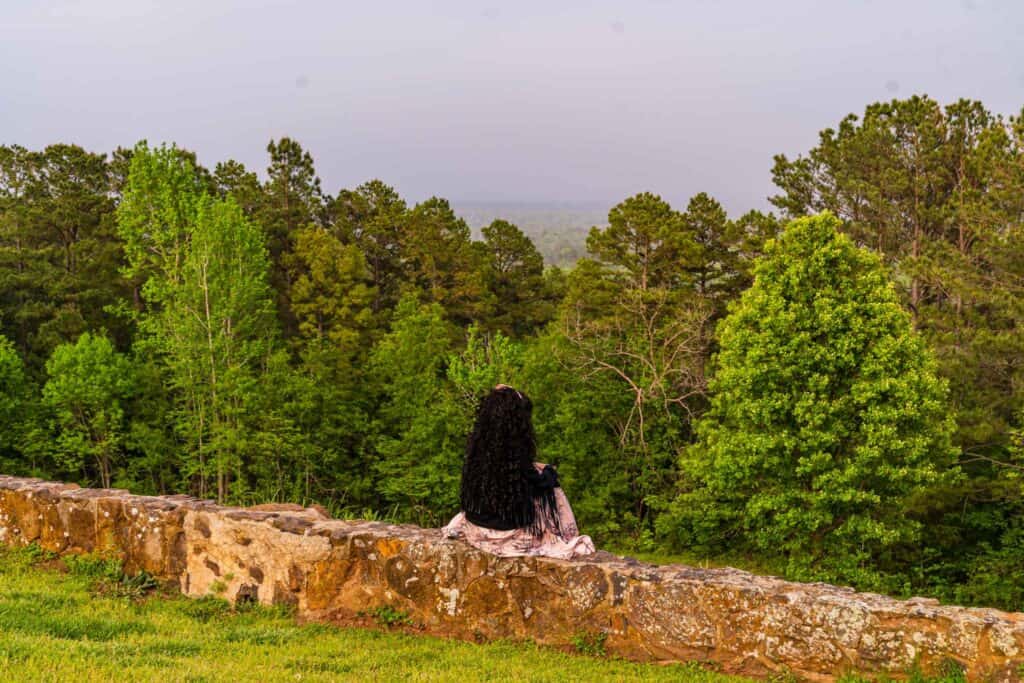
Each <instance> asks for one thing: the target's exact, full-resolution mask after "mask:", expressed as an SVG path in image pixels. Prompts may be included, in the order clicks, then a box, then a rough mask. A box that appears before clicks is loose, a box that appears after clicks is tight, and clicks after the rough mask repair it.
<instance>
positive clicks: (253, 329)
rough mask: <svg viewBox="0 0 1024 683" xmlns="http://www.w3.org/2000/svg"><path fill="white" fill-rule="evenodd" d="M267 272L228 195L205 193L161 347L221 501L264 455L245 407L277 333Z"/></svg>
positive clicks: (202, 472)
mask: <svg viewBox="0 0 1024 683" xmlns="http://www.w3.org/2000/svg"><path fill="white" fill-rule="evenodd" d="M267 270H268V261H267V253H266V247H265V246H264V242H263V235H262V234H261V232H260V230H259V228H257V227H256V226H255V225H253V224H252V223H251V222H249V221H247V220H246V219H245V217H244V216H243V215H242V211H241V209H240V208H239V207H238V205H237V204H236V203H235V202H234V200H233V199H231V198H230V197H229V198H228V199H225V200H219V199H211V198H209V197H206V196H203V198H202V199H201V200H200V201H199V203H198V207H197V211H196V222H195V225H194V227H193V229H192V232H191V236H190V239H189V242H188V245H187V249H186V252H185V257H184V261H183V263H182V270H181V283H180V285H179V286H178V287H176V288H175V289H174V291H173V293H172V298H171V299H170V300H168V301H167V305H166V309H165V310H164V311H163V312H162V315H163V316H164V318H165V324H164V325H162V328H163V329H164V330H169V331H170V332H171V333H170V335H169V336H167V337H165V338H164V339H162V340H161V342H162V346H163V349H164V351H165V353H166V358H167V363H168V366H169V368H170V370H171V373H172V376H173V377H174V381H175V383H176V384H177V386H178V388H179V389H180V390H183V393H184V392H188V393H190V394H191V397H190V399H189V402H188V403H187V404H186V412H185V413H184V414H183V415H182V420H181V423H182V426H183V427H184V428H185V431H186V433H187V434H189V435H190V436H191V440H192V442H193V443H194V445H195V448H196V455H197V456H198V462H197V463H196V466H197V469H196V471H195V473H196V474H197V475H198V476H199V478H200V479H201V480H205V479H206V477H207V476H208V473H209V470H210V469H212V470H213V471H212V474H214V475H215V477H216V484H217V497H218V500H222V501H223V500H225V499H226V498H227V496H228V487H229V483H230V481H231V480H232V479H234V480H235V481H239V484H240V485H241V486H242V487H243V488H244V485H245V480H244V477H243V472H244V469H245V467H246V464H247V462H249V461H251V459H253V458H256V457H259V454H260V453H261V452H264V451H261V450H260V449H259V447H258V443H257V442H256V441H255V439H253V438H250V435H251V433H252V432H250V431H249V430H250V429H252V428H254V427H257V426H258V420H259V416H258V415H257V414H255V413H253V412H251V411H250V410H249V407H250V404H251V402H252V400H253V394H254V392H257V391H258V390H259V384H258V381H257V380H258V376H259V373H260V371H261V366H262V363H263V362H264V361H265V359H266V358H267V356H268V355H269V354H270V351H271V344H272V340H273V339H274V338H275V336H276V327H275V325H274V323H273V313H272V310H273V309H272V296H271V291H270V288H269V286H268V284H267ZM257 431H258V429H257Z"/></svg>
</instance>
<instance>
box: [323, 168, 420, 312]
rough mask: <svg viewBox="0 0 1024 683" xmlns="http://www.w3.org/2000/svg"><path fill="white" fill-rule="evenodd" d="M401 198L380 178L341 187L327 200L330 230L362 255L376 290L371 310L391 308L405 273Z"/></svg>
mask: <svg viewBox="0 0 1024 683" xmlns="http://www.w3.org/2000/svg"><path fill="white" fill-rule="evenodd" d="M407 210H408V209H407V207H406V205H405V201H404V200H403V199H402V198H401V197H399V196H398V193H397V192H395V189H394V188H393V187H389V186H388V185H385V184H384V183H383V182H381V181H380V180H371V181H369V182H366V183H363V184H362V185H360V186H359V187H357V188H356V189H355V190H342V191H341V192H339V193H338V196H337V198H336V199H335V200H334V201H333V202H332V203H331V210H330V213H331V215H332V221H333V222H332V226H331V227H332V232H333V233H334V234H335V235H336V236H337V237H338V238H339V239H340V240H341V241H342V242H345V243H347V244H355V245H356V246H357V247H359V249H360V250H361V251H362V252H363V255H364V256H365V257H366V263H367V265H368V266H369V268H370V277H371V281H372V284H373V287H374V291H375V292H376V296H375V297H374V300H373V312H374V313H375V314H378V315H379V314H380V313H381V312H382V311H384V310H386V309H390V308H392V307H393V306H394V305H395V304H396V303H397V302H398V298H399V296H400V292H401V288H402V284H403V283H404V282H405V281H406V280H407V279H408V275H407V273H406V272H405V269H404V267H403V264H402V230H403V227H404V225H405V215H406V212H407Z"/></svg>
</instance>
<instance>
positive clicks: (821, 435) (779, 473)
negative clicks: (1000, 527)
mask: <svg viewBox="0 0 1024 683" xmlns="http://www.w3.org/2000/svg"><path fill="white" fill-rule="evenodd" d="M839 228H840V222H839V220H838V219H837V218H836V217H834V216H832V215H831V214H827V213H826V214H822V215H819V216H815V217H810V218H805V219H799V220H796V221H793V222H792V223H790V224H789V226H788V227H787V228H786V230H785V231H784V233H783V234H782V236H781V237H780V239H779V240H778V241H777V242H775V243H773V244H770V245H769V247H768V252H767V255H766V257H765V258H764V259H763V260H762V261H761V262H759V263H758V265H757V267H756V269H755V273H756V277H755V281H754V284H753V286H752V287H751V288H750V289H748V290H747V291H746V292H745V293H744V294H743V295H742V296H741V298H740V300H739V301H738V303H737V304H736V305H735V306H734V307H733V308H732V309H731V310H730V313H729V316H728V317H727V318H725V319H724V320H723V322H722V323H721V325H720V326H719V330H718V336H719V340H720V344H721V350H720V352H719V354H718V357H717V362H716V370H715V373H714V377H713V379H712V381H711V385H710V386H711V391H712V399H711V405H710V409H709V411H708V413H707V414H706V415H705V416H704V418H703V419H702V420H701V421H700V423H699V425H698V433H699V437H700V440H699V443H698V444H697V445H695V446H693V447H691V448H688V449H686V451H685V456H684V457H683V459H682V463H681V468H682V470H683V473H684V476H685V482H686V485H685V486H686V488H685V491H684V493H683V494H681V495H680V497H679V498H678V499H677V501H676V503H675V515H674V517H673V523H674V524H675V525H676V527H675V533H677V534H678V535H676V536H675V538H676V539H677V541H678V542H681V543H683V544H685V545H690V546H695V547H697V548H702V549H705V550H706V551H710V552H720V551H722V550H724V549H726V548H730V549H734V550H736V549H750V550H755V551H757V552H758V553H761V554H763V555H765V556H769V557H782V558H785V559H788V561H789V567H790V571H791V572H793V574H794V575H795V576H798V577H801V578H808V577H811V576H819V577H821V576H824V577H826V578H830V579H833V580H835V579H841V580H853V581H858V582H859V583H861V584H868V585H870V584H871V583H872V581H875V580H876V579H877V578H878V577H879V576H880V575H881V573H883V572H884V571H886V570H889V569H891V568H892V567H891V566H890V565H887V561H889V562H890V563H891V560H892V558H893V554H894V553H896V552H897V550H898V549H900V548H906V547H908V546H910V547H912V546H913V544H914V543H915V542H916V541H917V540H918V539H919V538H920V533H921V524H920V522H919V521H918V520H915V519H913V518H912V517H911V516H909V515H908V514H907V510H908V507H909V506H910V504H911V502H912V501H913V499H914V497H915V496H919V495H921V494H922V493H923V492H925V491H927V490H929V489H930V487H933V486H935V485H936V484H938V483H940V482H942V481H943V479H944V477H946V476H947V475H948V473H949V471H950V470H949V468H950V466H951V464H952V462H953V459H954V457H955V450H954V448H953V447H952V446H951V445H950V433H951V431H952V422H951V420H950V418H949V415H948V412H947V405H946V396H947V389H946V386H945V383H944V382H943V381H942V380H940V379H939V378H938V377H937V376H936V365H935V361H934V358H933V357H932V355H931V353H930V352H929V350H928V349H927V347H926V345H925V343H924V340H923V339H922V338H921V337H920V335H918V334H917V333H916V332H915V331H914V330H913V327H912V325H911V320H910V317H909V315H908V314H907V313H905V312H904V310H903V309H902V308H901V306H900V303H899V298H898V295H897V293H896V291H895V289H894V287H893V286H892V285H891V284H890V282H889V280H888V278H887V274H886V270H885V268H884V267H883V265H882V263H881V261H880V260H879V258H878V257H877V256H875V255H874V254H872V253H870V252H869V251H867V250H864V249H859V248H857V247H856V246H855V245H854V244H853V243H852V242H851V240H849V239H848V238H847V237H845V236H842V235H840V234H839V232H838V229H839ZM670 526H671V525H670V524H668V523H667V521H666V523H665V524H663V525H662V528H663V529H667V528H668V527H670Z"/></svg>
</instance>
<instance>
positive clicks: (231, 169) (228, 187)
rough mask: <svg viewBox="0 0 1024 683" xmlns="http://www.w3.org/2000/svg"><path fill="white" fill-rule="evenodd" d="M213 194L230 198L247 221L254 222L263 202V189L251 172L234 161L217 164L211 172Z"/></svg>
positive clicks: (229, 160)
mask: <svg viewBox="0 0 1024 683" xmlns="http://www.w3.org/2000/svg"><path fill="white" fill-rule="evenodd" d="M213 185H214V190H215V194H216V195H217V196H218V197H221V198H224V197H227V196H229V195H230V196H231V197H232V198H233V199H234V200H235V203H236V204H238V206H239V207H240V208H241V209H242V213H244V214H245V217H246V218H247V219H249V220H255V219H256V217H257V212H258V211H259V208H260V203H261V202H262V201H263V187H262V186H261V185H260V181H259V178H257V177H256V174H255V173H253V172H252V171H249V170H246V168H245V166H244V165H243V164H241V163H239V162H237V161H235V160H234V159H228V160H227V161H222V162H219V163H218V164H217V165H216V166H215V167H214V170H213Z"/></svg>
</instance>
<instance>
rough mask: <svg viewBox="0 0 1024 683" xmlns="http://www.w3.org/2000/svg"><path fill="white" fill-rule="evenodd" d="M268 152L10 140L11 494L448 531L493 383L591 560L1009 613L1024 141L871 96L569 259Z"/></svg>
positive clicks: (1023, 538) (2, 457) (653, 201)
mask: <svg viewBox="0 0 1024 683" xmlns="http://www.w3.org/2000/svg"><path fill="white" fill-rule="evenodd" d="M267 151H268V153H269V166H268V168H267V171H266V176H265V177H266V180H265V181H261V180H260V178H259V177H258V176H257V175H256V174H255V173H253V172H251V171H250V170H248V169H246V168H245V167H244V166H243V165H242V164H239V163H238V162H235V161H231V160H228V161H224V162H221V163H218V164H217V165H216V166H215V167H214V168H213V169H207V168H204V167H202V166H200V165H199V164H198V163H197V161H196V158H195V155H194V154H193V153H191V152H189V151H187V150H184V149H181V148H178V147H176V146H174V145H169V146H168V145H163V146H156V147H155V146H150V145H148V144H146V143H145V142H142V143H139V144H137V145H135V146H134V147H133V148H130V149H129V148H121V149H117V150H115V151H114V152H113V153H111V154H109V155H105V154H97V153H92V152H88V151H86V150H84V149H82V148H80V147H78V146H75V145H64V144H58V145H51V146H49V147H47V148H45V149H42V150H27V149H24V148H22V147H18V146H16V145H13V146H6V147H0V334H2V337H0V470H2V471H4V472H8V473H12V474H29V475H35V476H41V477H47V478H55V479H65V480H74V481H78V482H80V483H82V484H85V485H100V486H116V487H125V488H130V489H132V490H133V491H137V492H139V493H170V492H189V493H192V494H195V495H198V496H203V497H214V498H217V499H218V500H222V501H227V502H233V503H243V504H244V503H253V502H258V501H259V502H262V501H270V500H276V501H281V500H288V501H296V502H302V503H309V502H314V501H316V502H320V503H323V504H325V505H327V506H328V507H330V508H331V509H332V510H333V511H334V512H335V513H336V514H339V515H361V516H371V517H387V518H390V519H399V520H409V521H415V522H418V523H420V524H438V523H443V522H444V521H446V518H447V517H448V516H449V515H451V514H453V513H454V512H455V511H456V510H457V508H458V487H459V477H460V466H461V458H462V452H463V448H464V443H465V436H466V433H467V432H468V430H469V426H470V422H471V420H472V417H473V415H472V413H473V407H474V405H475V402H476V399H477V397H479V396H480V395H481V394H482V392H484V391H486V390H487V389H488V388H489V387H491V386H493V385H494V384H495V383H497V382H499V381H501V382H505V383H508V384H513V385H515V386H517V387H518V388H520V389H522V390H523V391H525V392H527V393H529V394H530V395H531V396H532V397H533V399H534V403H535V415H534V419H535V423H536V427H537V435H538V441H539V452H540V453H541V458H542V459H543V460H545V461H547V462H552V463H555V464H557V465H558V467H559V471H560V474H561V479H562V480H563V482H564V484H565V487H566V489H567V491H568V493H569V495H570V498H571V500H572V501H573V503H574V507H575V508H576V511H577V514H578V517H579V520H580V522H581V526H582V527H583V529H584V531H585V532H587V533H590V534H593V535H594V536H595V537H596V538H597V539H598V541H599V543H609V542H613V543H615V544H616V545H617V547H618V548H620V549H623V550H626V549H632V550H636V551H647V552H668V551H672V552H675V551H683V552H686V553H688V554H689V555H690V556H691V557H693V558H695V559H701V558H709V559H726V560H728V561H732V562H741V563H747V564H748V565H752V566H758V567H762V568H764V569H766V570H768V571H775V572H780V573H785V574H786V575H789V576H792V577H794V578H801V579H825V580H830V581H834V582H848V583H853V584H855V585H857V586H860V587H863V588H872V589H877V590H885V591H889V592H895V593H908V592H917V593H930V594H934V595H938V596H940V597H943V598H946V599H951V600H957V601H963V602H972V603H985V604H992V605H999V606H1004V607H1010V608H1015V609H1022V608H1024V516H1022V512H1024V495H1022V494H1024V447H1022V444H1021V432H1020V429H1021V425H1022V418H1024V415H1022V408H1024V406H1022V397H1024V335H1022V334H1021V330H1022V327H1021V323H1022V321H1024V246H1022V245H1024V239H1022V238H1024V118H1011V119H1009V120H1005V119H1003V118H1001V117H999V116H995V115H993V114H991V113H990V112H988V111H986V110H985V108H984V107H983V106H982V105H981V104H980V103H977V102H968V101H959V102H956V103H954V104H951V105H949V106H946V107H943V106H940V105H939V104H937V103H936V102H934V101H932V100H930V99H928V98H926V97H913V98H910V99H907V100H896V101H892V102H889V103H881V104H874V105H871V106H869V107H868V108H867V109H866V110H865V112H864V114H863V116H860V117H856V116H852V115H851V116H849V117H847V118H846V119H844V120H843V121H841V122H840V123H839V125H838V127H837V128H835V129H827V130H825V131H823V132H822V133H821V136H820V140H819V143H818V145H817V146H816V147H814V148H813V149H812V150H810V151H809V152H808V153H807V154H806V155H803V156H800V157H798V158H796V159H788V158H786V157H784V156H778V157H776V159H775V166H774V168H773V178H774V180H775V183H776V185H777V186H778V187H779V189H780V193H779V195H777V196H775V197H772V198H771V201H772V203H773V205H774V206H775V207H777V209H778V210H779V212H780V213H779V215H774V214H763V213H759V212H756V211H752V212H749V213H747V214H745V215H743V216H739V217H734V218H730V217H729V216H727V215H726V212H725V211H724V210H723V209H722V207H721V206H720V205H719V203H718V202H717V201H715V200H714V199H713V198H712V197H710V196H708V195H707V194H703V193H701V194H698V195H696V196H694V197H693V198H692V199H691V200H690V201H689V203H688V205H687V206H686V207H685V208H684V209H676V208H673V207H671V206H670V205H669V204H668V203H666V202H665V201H663V200H662V199H660V198H659V197H657V196H654V195H652V194H648V193H643V194H639V195H636V196H634V197H630V198H628V199H626V200H624V201H623V202H622V203H620V204H618V205H616V206H615V207H613V208H612V209H611V210H610V211H609V213H608V216H607V221H606V222H604V224H603V225H600V226H597V227H594V228H592V229H591V230H590V233H589V236H588V237H587V240H586V248H587V256H586V257H585V258H582V259H580V260H579V261H577V262H576V263H575V265H573V266H572V267H571V268H569V269H562V268H559V267H556V266H551V265H548V266H547V267H545V263H544V259H543V257H542V256H541V253H540V252H539V251H538V249H537V247H536V246H535V244H534V243H533V242H532V241H531V239H529V238H528V237H527V236H526V235H525V234H524V233H523V231H522V230H520V229H519V228H518V227H516V225H513V224H512V223H510V222H507V221H504V220H495V221H493V222H492V223H490V224H489V225H488V226H487V227H485V228H483V230H482V231H481V234H480V239H474V238H473V235H472V234H471V231H470V228H469V226H468V225H467V223H466V222H465V221H464V220H462V219H461V218H459V217H458V216H457V214H456V213H455V212H454V211H453V210H452V207H451V206H450V205H449V203H448V202H447V201H445V200H443V199H439V198H431V199H429V200H426V201H424V202H421V203H419V204H416V205H413V206H410V205H408V204H407V203H406V202H405V201H404V200H403V199H402V198H401V197H400V196H399V195H398V194H397V193H396V192H395V191H394V190H393V189H392V188H391V187H389V186H387V185H386V184H385V183H383V182H381V181H377V180H373V181H370V182H367V183H365V184H363V185H361V186H359V187H357V188H355V189H342V190H340V191H338V192H337V193H336V194H333V195H332V194H329V193H325V192H324V190H323V189H322V188H321V184H320V181H319V179H318V177H317V174H316V170H315V168H314V164H313V159H312V157H311V155H310V154H309V152H307V151H305V150H304V149H302V147H301V146H300V145H299V144H298V143H297V142H295V141H294V140H291V139H288V138H282V139H280V140H277V141H273V142H271V143H270V145H269V146H268V148H267ZM802 217H803V218H802ZM567 260H569V261H571V260H572V259H567Z"/></svg>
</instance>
